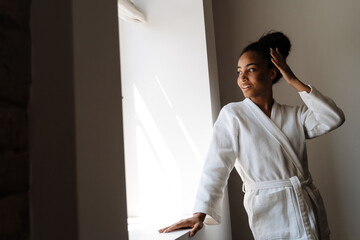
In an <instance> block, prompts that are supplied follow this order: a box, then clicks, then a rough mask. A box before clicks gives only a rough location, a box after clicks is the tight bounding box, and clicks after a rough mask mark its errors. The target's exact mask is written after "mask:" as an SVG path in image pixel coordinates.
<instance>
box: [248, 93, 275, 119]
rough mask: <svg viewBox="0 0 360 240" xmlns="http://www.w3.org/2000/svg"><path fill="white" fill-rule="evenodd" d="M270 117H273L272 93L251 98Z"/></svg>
mask: <svg viewBox="0 0 360 240" xmlns="http://www.w3.org/2000/svg"><path fill="white" fill-rule="evenodd" d="M250 99H251V101H253V102H254V103H255V104H256V105H257V106H258V107H259V108H260V109H261V110H262V111H263V112H264V113H265V114H266V115H267V116H268V117H270V115H271V108H272V105H273V104H274V99H273V96H272V91H271V92H269V93H268V94H264V95H261V96H257V97H252V98H250Z"/></svg>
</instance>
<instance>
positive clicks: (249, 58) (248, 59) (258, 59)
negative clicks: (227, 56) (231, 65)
mask: <svg viewBox="0 0 360 240" xmlns="http://www.w3.org/2000/svg"><path fill="white" fill-rule="evenodd" d="M264 62H265V60H264V59H263V57H262V56H261V55H260V54H259V53H257V52H254V51H248V52H245V53H243V54H242V55H241V56H240V58H239V61H238V66H239V67H243V66H246V65H247V64H249V63H256V64H259V65H260V64H263V63H264Z"/></svg>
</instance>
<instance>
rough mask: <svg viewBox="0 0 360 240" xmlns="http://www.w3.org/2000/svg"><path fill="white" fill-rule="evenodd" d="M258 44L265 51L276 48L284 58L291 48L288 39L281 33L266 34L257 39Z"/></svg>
mask: <svg viewBox="0 0 360 240" xmlns="http://www.w3.org/2000/svg"><path fill="white" fill-rule="evenodd" d="M258 43H259V44H260V45H261V46H263V47H264V48H266V49H270V48H273V49H275V48H278V49H279V51H280V53H281V54H282V55H283V56H284V57H285V58H286V57H287V56H288V55H289V52H290V48H291V43H290V40H289V38H288V37H287V36H286V35H285V34H283V33H282V32H268V33H267V34H265V35H263V36H262V37H261V38H260V39H259V41H258Z"/></svg>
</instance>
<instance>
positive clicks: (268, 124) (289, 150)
mask: <svg viewBox="0 0 360 240" xmlns="http://www.w3.org/2000/svg"><path fill="white" fill-rule="evenodd" d="M244 102H245V103H246V106H247V107H248V108H249V110H250V111H251V112H252V113H253V116H254V118H255V119H256V120H257V121H258V122H259V123H260V125H261V126H262V127H263V128H264V129H265V131H266V132H267V133H268V134H270V136H272V137H273V138H274V139H275V140H276V142H278V143H279V144H280V146H281V148H282V149H283V150H284V152H285V153H286V154H287V156H288V157H289V159H290V160H291V161H292V163H293V164H294V165H295V167H296V168H297V169H298V171H299V173H300V174H301V177H302V179H304V171H303V168H302V166H301V163H300V161H299V159H298V157H297V155H296V153H295V151H294V149H293V147H292V146H291V143H290V141H289V139H288V138H287V137H286V135H285V134H284V133H283V132H282V131H281V129H280V128H279V127H278V126H277V125H276V124H275V122H274V121H273V120H271V119H270V118H269V117H268V116H266V114H265V113H264V112H263V111H262V110H261V109H260V108H259V107H258V106H257V105H256V104H255V103H254V102H253V101H251V100H250V99H249V98H245V100H244ZM276 104H277V103H276V102H274V104H273V107H272V110H271V112H272V114H276V110H277V109H275V108H276V107H277V105H276ZM276 117H277V116H276Z"/></svg>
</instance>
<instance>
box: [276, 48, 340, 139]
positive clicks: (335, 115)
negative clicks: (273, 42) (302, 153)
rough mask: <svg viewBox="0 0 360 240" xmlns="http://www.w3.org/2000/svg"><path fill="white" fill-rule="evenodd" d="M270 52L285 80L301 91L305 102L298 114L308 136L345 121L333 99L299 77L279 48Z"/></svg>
mask: <svg viewBox="0 0 360 240" xmlns="http://www.w3.org/2000/svg"><path fill="white" fill-rule="evenodd" d="M270 53H271V56H272V59H271V61H272V62H273V63H274V65H275V66H276V67H277V68H278V69H279V71H280V72H281V74H282V75H283V77H284V79H285V81H286V82H287V83H288V84H290V85H291V86H292V87H294V88H295V89H296V90H297V91H298V92H299V94H300V97H301V99H302V100H303V102H304V103H305V105H303V106H301V107H300V108H299V113H298V116H299V117H300V121H301V123H302V124H303V126H304V131H305V135H306V138H314V137H317V136H320V135H322V134H325V133H327V132H329V131H331V130H333V129H335V128H337V127H339V126H341V125H342V124H343V123H344V121H345V115H344V113H343V111H342V110H341V109H340V108H339V107H337V106H336V104H335V102H334V101H333V100H331V99H330V98H328V97H326V96H324V95H322V94H321V93H320V92H319V91H318V90H317V89H315V88H314V87H310V86H309V85H305V84H304V83H302V82H301V81H300V80H299V79H297V77H296V76H295V74H294V73H293V72H292V71H291V69H290V67H289V66H288V65H287V63H286V61H285V59H284V58H283V57H282V55H281V54H280V52H279V50H278V49H276V51H274V50H273V49H271V50H270Z"/></svg>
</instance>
